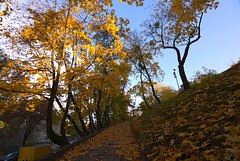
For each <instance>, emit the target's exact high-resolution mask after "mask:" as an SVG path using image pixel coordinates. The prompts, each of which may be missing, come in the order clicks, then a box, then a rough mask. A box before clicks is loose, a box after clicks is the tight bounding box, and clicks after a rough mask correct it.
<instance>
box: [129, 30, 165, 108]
mask: <svg viewBox="0 0 240 161" xmlns="http://www.w3.org/2000/svg"><path fill="white" fill-rule="evenodd" d="M129 42H130V44H129V46H128V48H129V49H128V52H129V55H128V57H129V60H130V62H131V63H132V65H133V68H134V70H136V74H139V78H140V82H139V84H138V85H136V86H135V87H134V88H135V89H134V90H135V91H136V90H138V94H140V95H141V97H142V99H143V100H144V102H145V104H146V106H147V107H148V108H152V107H151V106H150V105H149V104H148V102H147V100H146V98H145V90H146V89H147V88H148V87H149V88H150V89H151V92H152V95H153V97H154V98H155V100H156V101H157V102H158V103H159V104H160V103H161V101H160V99H159V98H158V96H157V94H156V90H155V87H154V85H155V84H156V80H157V81H161V80H162V79H163V75H164V73H163V71H162V70H161V68H160V66H159V65H158V62H154V56H155V55H156V54H157V53H156V51H155V50H152V49H151V47H150V46H149V45H148V43H146V41H145V40H144V38H143V37H141V36H139V34H138V33H136V32H133V33H132V34H131V37H130V39H129ZM136 88H139V89H136Z"/></svg>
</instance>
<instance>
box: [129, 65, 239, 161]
mask: <svg viewBox="0 0 240 161" xmlns="http://www.w3.org/2000/svg"><path fill="white" fill-rule="evenodd" d="M133 127H134V129H135V130H136V132H137V135H138V137H139V139H140V141H141V142H142V148H143V150H144V152H145V153H146V154H147V156H148V158H150V160H201V161H202V160H226V161H227V160H240V63H238V64H236V65H234V66H233V67H232V68H230V69H229V70H227V71H225V72H223V73H221V74H219V75H216V76H215V77H214V78H212V79H211V80H208V81H205V82H202V83H200V84H197V85H193V86H192V87H191V88H190V89H189V90H187V91H185V92H184V93H182V94H179V95H178V96H176V97H175V98H173V99H171V100H169V101H167V102H164V103H162V104H161V105H159V106H158V107H156V108H154V109H153V110H149V111H148V112H146V113H144V114H143V115H142V116H141V117H140V118H139V119H137V120H136V121H134V123H133Z"/></svg>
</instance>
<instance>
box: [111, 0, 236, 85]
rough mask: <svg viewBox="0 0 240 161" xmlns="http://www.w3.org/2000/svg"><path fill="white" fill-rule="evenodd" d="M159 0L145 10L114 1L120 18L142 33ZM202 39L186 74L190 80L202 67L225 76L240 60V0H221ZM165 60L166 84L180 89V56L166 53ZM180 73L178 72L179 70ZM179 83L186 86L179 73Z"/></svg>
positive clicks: (208, 17)
mask: <svg viewBox="0 0 240 161" xmlns="http://www.w3.org/2000/svg"><path fill="white" fill-rule="evenodd" d="M154 2H156V0H155V1H154V0H145V2H144V6H143V7H135V6H129V5H127V4H126V3H119V2H118V0H114V6H113V8H114V9H115V10H116V14H117V15H118V16H119V17H123V18H128V19H129V21H130V27H131V28H132V29H136V30H141V28H140V24H141V23H142V22H143V21H144V20H146V19H147V18H148V17H149V15H150V13H151V10H152V4H154ZM201 30H202V34H201V36H202V37H201V39H200V40H199V41H198V42H196V43H195V44H193V45H192V46H191V48H190V52H189V56H188V58H187V60H186V63H185V71H186V74H187V77H188V78H189V79H190V78H191V77H192V76H193V74H194V71H197V70H200V71H202V66H204V67H206V68H208V69H214V70H217V72H218V73H221V72H223V71H225V70H226V69H228V68H229V67H230V65H231V64H232V61H234V62H237V61H238V60H239V58H240V0H220V4H219V7H218V8H217V9H216V10H211V11H209V12H208V13H207V14H205V15H204V17H203V22H202V26H201ZM163 54H164V56H163V57H159V58H158V62H159V63H160V67H161V68H162V70H163V71H164V72H165V78H164V81H163V82H160V83H161V84H164V85H170V86H173V87H174V88H175V89H177V84H176V80H175V79H174V78H173V69H174V68H176V69H177V68H178V63H177V59H176V53H175V52H174V51H172V50H163ZM177 71H178V70H177ZM177 76H178V81H179V83H180V84H182V82H181V80H180V77H179V73H178V72H177Z"/></svg>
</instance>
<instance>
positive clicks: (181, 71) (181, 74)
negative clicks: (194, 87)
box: [178, 62, 190, 90]
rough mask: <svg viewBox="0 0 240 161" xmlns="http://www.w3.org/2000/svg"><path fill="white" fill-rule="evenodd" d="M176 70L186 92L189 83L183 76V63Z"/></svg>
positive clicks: (184, 75)
mask: <svg viewBox="0 0 240 161" xmlns="http://www.w3.org/2000/svg"><path fill="white" fill-rule="evenodd" d="M178 69H179V73H180V77H181V79H182V82H183V87H184V90H187V89H188V88H189V87H190V86H189V82H188V80H187V76H186V74H185V70H184V65H183V63H181V62H180V63H179V66H178Z"/></svg>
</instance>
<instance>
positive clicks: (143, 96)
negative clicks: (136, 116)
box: [140, 73, 152, 109]
mask: <svg viewBox="0 0 240 161" xmlns="http://www.w3.org/2000/svg"><path fill="white" fill-rule="evenodd" d="M140 80H141V87H143V80H142V73H141V75H140ZM142 98H143V100H144V102H145V104H146V106H147V107H148V108H149V109H152V107H150V106H149V104H148V102H147V100H146V97H145V95H144V93H142Z"/></svg>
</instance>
